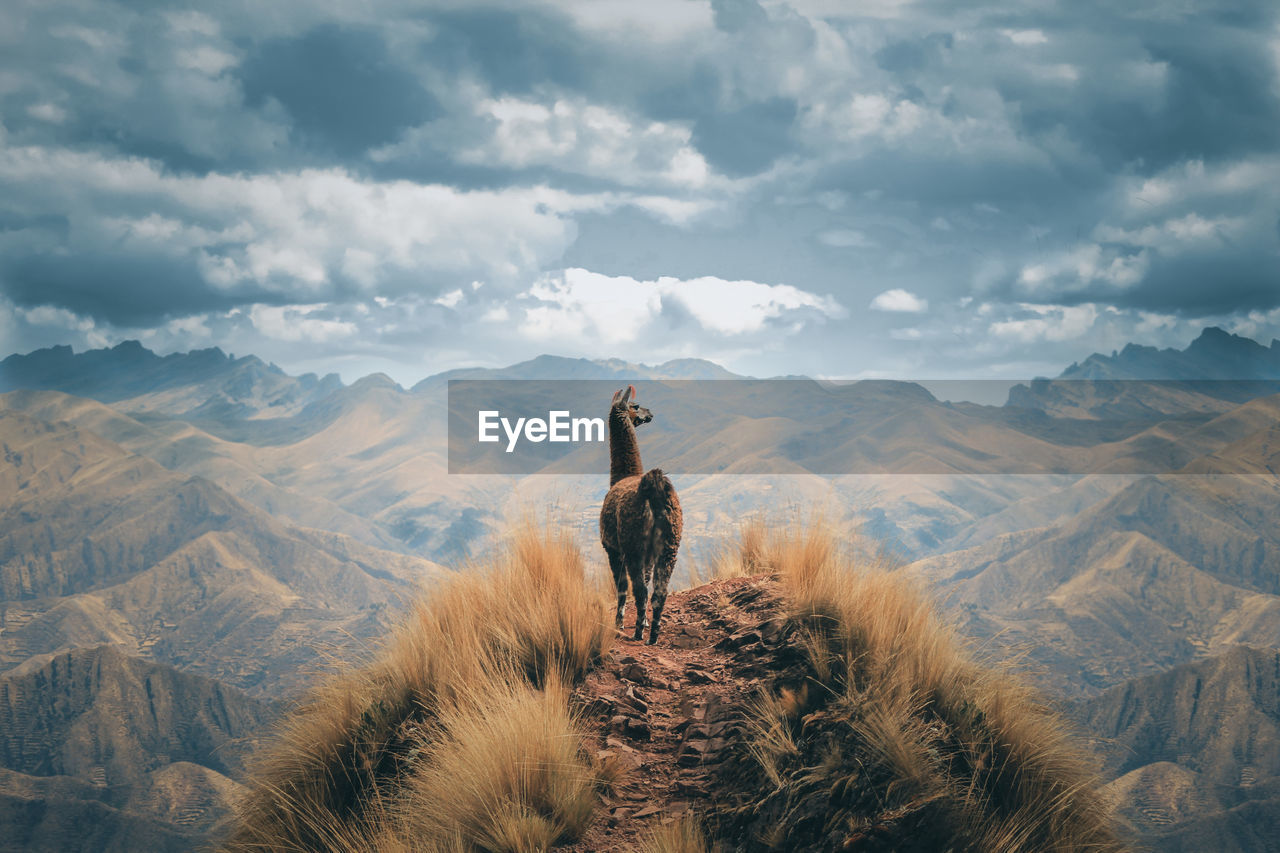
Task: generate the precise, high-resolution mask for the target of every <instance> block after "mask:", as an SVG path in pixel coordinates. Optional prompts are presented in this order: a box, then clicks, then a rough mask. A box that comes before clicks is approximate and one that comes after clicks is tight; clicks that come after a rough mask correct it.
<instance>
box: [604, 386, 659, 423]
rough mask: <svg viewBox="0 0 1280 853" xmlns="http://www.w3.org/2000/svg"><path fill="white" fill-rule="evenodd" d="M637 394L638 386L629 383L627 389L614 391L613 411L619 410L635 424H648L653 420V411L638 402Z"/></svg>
mask: <svg viewBox="0 0 1280 853" xmlns="http://www.w3.org/2000/svg"><path fill="white" fill-rule="evenodd" d="M635 396H636V386H634V385H628V386H627V387H626V388H625V389H623V390H621V391H616V392H614V395H613V411H615V412H619V413H620V414H621V415H622V416H623V417H625V418H626V419H627V420H629V421H631V423H632V425H633V426H640V425H641V424H647V423H648V422H649V421H651V420H653V412H651V411H649V410H648V409H646V408H645V407H644V406H641V405H639V404H638V403H636V401H635Z"/></svg>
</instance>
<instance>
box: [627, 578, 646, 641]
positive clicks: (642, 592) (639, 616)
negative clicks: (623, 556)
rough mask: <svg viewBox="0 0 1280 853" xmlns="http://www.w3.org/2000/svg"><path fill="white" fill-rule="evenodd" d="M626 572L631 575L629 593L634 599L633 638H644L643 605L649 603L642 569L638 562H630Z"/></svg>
mask: <svg viewBox="0 0 1280 853" xmlns="http://www.w3.org/2000/svg"><path fill="white" fill-rule="evenodd" d="M627 573H628V574H629V575H631V595H632V596H634V597H635V600H636V633H635V639H637V640H643V639H644V611H645V606H646V605H648V603H649V590H648V589H646V588H645V583H644V569H643V568H641V566H640V565H639V564H632V565H630V566H628V567H627Z"/></svg>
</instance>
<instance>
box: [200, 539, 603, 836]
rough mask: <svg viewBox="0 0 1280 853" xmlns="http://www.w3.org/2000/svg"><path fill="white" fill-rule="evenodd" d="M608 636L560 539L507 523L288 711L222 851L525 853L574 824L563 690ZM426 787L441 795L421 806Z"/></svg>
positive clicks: (579, 779) (572, 729)
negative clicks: (486, 551)
mask: <svg viewBox="0 0 1280 853" xmlns="http://www.w3.org/2000/svg"><path fill="white" fill-rule="evenodd" d="M613 636H614V631H613V625H612V619H611V614H610V612H609V610H608V604H607V601H606V597H605V591H604V589H603V586H602V585H601V584H599V583H595V582H590V581H588V579H587V577H586V571H585V566H584V562H583V558H582V555H581V553H580V551H579V550H578V548H577V547H576V546H575V545H574V544H573V541H572V539H571V537H570V536H569V535H567V534H565V533H563V532H551V531H550V530H548V529H537V528H535V527H534V526H533V525H531V524H524V525H522V526H520V527H519V528H518V529H517V531H516V532H515V534H514V535H513V536H512V537H511V538H510V540H509V541H508V542H507V543H506V545H505V547H504V548H503V549H501V551H500V552H499V553H498V554H496V555H495V556H494V557H493V558H492V559H491V560H490V561H489V562H488V563H487V564H486V565H480V566H474V567H472V570H471V571H468V572H467V573H460V574H458V575H456V576H454V577H452V578H450V579H449V580H447V581H445V582H443V583H441V584H440V585H439V586H438V587H437V588H435V589H433V590H431V591H430V592H429V593H428V594H426V595H424V596H423V597H422V599H421V600H420V602H419V603H418V604H417V606H416V607H414V608H413V610H412V611H411V613H410V614H409V615H408V617H407V618H406V619H405V621H404V622H403V624H402V625H401V626H400V628H399V629H398V630H397V631H395V632H394V633H393V634H392V636H391V637H390V639H389V640H388V641H387V642H386V643H385V644H384V645H383V647H382V648H381V649H380V650H379V651H377V652H376V653H375V654H374V655H373V657H372V659H371V660H370V661H368V662H367V663H365V664H364V665H361V666H357V667H354V668H352V669H350V670H348V671H346V672H343V673H341V674H337V675H335V676H333V677H331V678H329V679H328V680H326V681H324V682H323V683H321V684H320V685H319V686H317V687H316V688H314V689H313V690H312V691H311V692H310V694H309V695H308V696H307V698H306V699H305V700H304V701H303V702H302V704H301V705H300V706H299V707H298V708H297V709H296V710H295V711H293V712H292V713H290V714H288V715H287V716H286V717H285V719H284V721H283V722H282V724H281V725H280V727H279V729H278V731H277V734H276V737H275V740H274V743H273V745H272V746H270V747H269V748H267V749H266V750H265V751H264V753H263V754H262V755H261V756H260V758H259V759H258V761H257V762H256V767H255V768H254V769H253V772H252V778H251V784H250V788H251V792H250V794H249V795H248V796H247V797H246V799H245V801H244V804H243V806H242V808H241V810H240V813H239V815H238V821H237V824H236V826H235V827H234V828H233V830H232V832H231V833H230V836H229V838H228V841H227V842H226V845H225V849H227V850H229V851H249V850H353V851H354V850H374V849H377V850H383V849H386V850H401V849H403V850H437V849H438V850H458V851H466V850H478V849H493V850H503V849H510V850H537V849H542V848H543V847H544V846H545V844H546V843H550V842H548V841H545V839H547V838H567V837H572V836H573V835H575V834H576V833H580V832H581V831H582V830H583V829H584V828H585V826H586V822H587V820H588V819H589V816H590V810H589V808H587V807H586V806H585V805H584V804H585V803H586V802H587V799H588V798H587V797H586V795H585V794H584V791H588V792H589V790H590V784H591V783H590V781H589V776H590V774H589V770H588V765H587V764H585V763H584V760H583V758H582V756H581V734H580V732H579V731H578V730H577V727H576V725H575V724H574V722H573V720H572V719H571V718H570V716H569V713H568V707H567V702H568V700H567V694H566V690H565V688H564V687H562V685H570V684H573V683H575V682H577V681H578V680H580V679H581V678H582V677H583V675H584V674H585V673H586V671H587V669H588V668H589V667H590V666H591V665H592V664H593V662H595V661H597V660H599V659H600V657H601V656H602V655H603V654H604V653H605V652H606V651H607V649H608V647H609V644H610V643H611V642H612V638H613ZM520 732H524V733H526V734H527V736H526V737H518V736H517V733H520ZM441 768H447V775H441V773H442V772H445V771H442V770H441ZM410 778H412V781H413V784H412V785H406V784H405V782H406V781H407V780H409V779H410ZM442 786H445V787H442ZM584 786H585V787H584ZM428 790H430V791H441V790H448V791H450V792H451V793H450V796H449V797H448V798H446V799H444V800H441V802H440V803H439V804H438V806H437V807H435V808H425V807H424V804H423V801H422V799H421V798H420V797H418V796H417V795H416V794H415V793H414V792H415V791H428ZM406 797H410V798H412V800H413V802H415V803H416V805H415V807H414V808H412V809H405V808H403V807H402V801H403V800H405V799H406ZM464 812H465V814H464ZM468 815H469V816H468ZM428 827H430V828H431V831H429V832H428V831H427V828H428ZM504 838H505V839H508V841H510V846H506V847H504V846H502V839H504ZM538 839H544V842H539V841H538ZM540 844H541V845H542V846H540Z"/></svg>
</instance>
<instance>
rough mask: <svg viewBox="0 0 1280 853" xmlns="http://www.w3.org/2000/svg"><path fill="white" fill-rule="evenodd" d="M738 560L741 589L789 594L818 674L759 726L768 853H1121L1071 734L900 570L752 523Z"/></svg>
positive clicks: (771, 701) (818, 527)
mask: <svg viewBox="0 0 1280 853" xmlns="http://www.w3.org/2000/svg"><path fill="white" fill-rule="evenodd" d="M738 551H739V553H740V554H741V562H742V564H743V565H742V566H741V568H740V570H739V572H740V573H742V574H748V573H759V572H771V573H773V574H775V575H776V576H777V578H778V579H779V581H780V582H781V584H782V586H783V589H784V591H785V595H786V600H787V604H786V607H787V615H788V617H789V624H790V625H791V626H792V629H793V631H794V634H793V636H794V637H795V638H796V641H797V643H798V644H799V646H800V647H801V649H802V650H803V657H804V659H805V670H806V675H805V677H804V678H805V681H804V683H803V684H795V683H793V684H791V685H789V686H786V687H784V688H782V689H780V690H778V691H777V692H776V693H775V694H774V695H770V696H767V697H765V698H763V699H762V700H761V701H760V703H759V705H758V707H757V708H755V709H754V712H753V714H752V715H751V717H752V721H753V736H752V738H751V741H750V743H749V744H748V750H749V753H750V755H751V757H752V759H753V762H754V764H755V766H756V768H757V771H758V773H759V779H760V790H761V796H760V798H759V799H758V800H757V801H756V802H754V803H752V804H751V806H752V810H753V811H754V812H756V816H754V817H752V818H750V821H753V823H751V824H750V834H751V835H752V836H753V837H754V838H755V839H757V840H759V839H764V841H763V842H762V843H764V844H765V846H766V847H768V843H767V841H768V839H769V838H773V839H776V840H778V841H779V843H782V844H783V846H784V847H785V846H786V845H788V844H790V845H800V846H805V845H806V844H808V843H811V842H812V843H813V844H814V846H813V848H812V849H819V850H821V849H840V846H841V844H846V843H847V844H857V845H860V847H859V849H863V848H865V849H873V850H874V849H935V847H936V845H939V844H943V846H947V845H953V846H954V849H958V850H962V849H969V850H1000V851H1009V853H1013V851H1041V850H1061V851H1067V850H1072V851H1076V850H1079V851H1083V850H1097V851H1110V850H1120V849H1123V845H1122V844H1121V843H1120V841H1119V840H1118V839H1117V837H1116V835H1115V833H1114V831H1113V828H1112V822H1111V818H1110V814H1109V810H1108V808H1107V806H1106V803H1105V802H1104V800H1103V798H1102V797H1101V796H1100V795H1099V794H1098V782H1097V779H1096V777H1095V776H1094V774H1093V773H1092V772H1091V769H1090V765H1089V763H1088V760H1087V759H1086V757H1085V753H1084V752H1083V751H1082V750H1081V749H1080V748H1079V747H1078V746H1077V745H1076V743H1075V742H1074V741H1073V740H1072V739H1071V737H1070V736H1069V733H1068V731H1067V729H1066V727H1065V725H1064V723H1063V722H1062V721H1061V719H1060V718H1059V717H1058V716H1056V715H1055V714H1053V713H1051V712H1050V711H1049V710H1048V708H1047V707H1046V706H1045V705H1044V703H1043V702H1042V701H1041V700H1040V698H1039V696H1038V695H1037V694H1036V692H1035V691H1034V690H1032V689H1031V688H1030V687H1029V686H1027V685H1026V684H1025V683H1024V682H1023V681H1022V680H1021V679H1020V678H1019V677H1017V676H1016V675H1015V674H1014V673H1013V672H1012V671H1011V670H1010V669H1009V668H1008V667H1005V666H998V665H991V664H989V663H980V662H979V661H978V659H977V657H976V655H975V654H974V652H973V649H972V648H971V646H970V645H969V644H968V643H966V642H965V641H964V640H963V639H962V638H961V637H960V636H959V635H958V633H957V632H956V630H955V629H954V628H953V627H952V625H951V624H949V623H948V622H947V621H945V620H944V619H943V618H942V617H941V616H940V615H939V613H938V611H937V610H936V608H935V607H934V605H933V603H932V602H931V601H930V600H929V599H928V598H927V597H926V596H925V595H924V594H922V592H921V591H920V590H918V589H917V588H916V587H914V586H913V584H912V583H911V581H910V580H909V579H907V578H906V577H905V576H903V575H902V574H900V573H895V572H892V571H890V568H891V566H890V565H889V562H888V561H887V560H886V559H884V558H875V557H870V558H869V557H867V556H865V555H859V553H858V552H856V551H854V550H853V549H852V548H851V547H850V546H849V545H848V544H847V543H843V542H841V541H840V539H839V538H838V537H837V536H836V535H835V533H834V531H833V530H832V529H831V528H830V527H829V526H827V525H825V524H823V523H822V522H821V521H816V522H814V521H811V522H810V523H808V524H806V525H805V526H803V527H801V528H798V529H797V528H795V527H784V528H780V529H778V530H777V531H776V532H775V531H769V530H768V529H767V528H763V532H762V525H759V524H758V523H757V522H755V521H753V522H751V523H750V525H749V526H748V527H747V528H746V530H745V531H744V535H743V537H742V541H741V543H740V545H739V549H738ZM726 571H729V572H732V571H733V567H732V566H729V567H727V568H726ZM743 813H744V812H743V810H739V817H738V818H734V819H733V820H739V821H740V820H741V818H742V814H743ZM730 823H732V820H731V821H730ZM739 829H741V826H740V827H739ZM944 842H945V844H944ZM936 849H941V848H936Z"/></svg>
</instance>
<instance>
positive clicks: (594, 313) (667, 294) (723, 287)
mask: <svg viewBox="0 0 1280 853" xmlns="http://www.w3.org/2000/svg"><path fill="white" fill-rule="evenodd" d="M526 297H527V298H529V299H530V300H532V301H534V302H535V303H537V304H534V305H531V306H529V307H527V308H526V309H525V319H524V322H523V323H522V324H521V331H522V332H523V333H524V334H526V335H528V336H529V337H531V338H535V339H538V340H565V339H574V340H577V339H592V340H599V341H610V340H612V341H615V342H616V343H617V344H619V345H621V344H628V343H631V342H633V341H636V340H638V339H639V338H641V337H642V336H643V335H644V334H645V333H646V332H647V331H648V328H649V327H650V326H651V325H652V324H654V323H656V322H658V321H659V320H660V319H661V318H662V316H663V315H664V313H665V312H669V311H672V310H673V309H674V310H675V311H677V312H679V313H683V314H686V315H688V316H689V317H691V318H692V319H693V320H694V321H695V322H696V323H697V324H698V326H699V327H700V328H701V329H702V330H704V331H705V332H711V333H713V334H714V335H717V336H726V337H728V336H737V335H748V334H753V333H759V332H762V331H766V330H767V329H772V328H775V327H776V324H779V323H780V324H781V325H780V327H779V328H781V329H782V330H784V331H787V332H795V331H798V330H799V329H800V328H801V327H802V326H803V325H804V323H805V322H806V321H808V320H811V319H824V318H830V317H841V316H843V315H844V309H843V308H842V307H841V306H840V304H839V303H838V302H836V301H835V300H834V299H833V298H831V297H830V296H820V295H818V294H815V293H810V292H808V291H805V290H801V289H799V288H796V287H792V286H791V285H786V284H762V283H760V282H755V281H726V280H724V279H721V278H716V277H714V276H704V277H701V278H693V279H688V280H681V279H678V278H672V277H669V276H663V277H660V278H658V279H656V280H653V281H638V280H636V279H634V278H630V277H627V276H608V275H603V274H601V273H596V272H591V271H590V270H584V269H577V268H571V269H566V270H564V271H562V272H560V273H555V274H551V275H546V276H543V277H542V278H540V279H539V280H538V281H537V282H536V283H535V284H534V285H533V287H531V288H530V289H529V291H528V293H527V294H526Z"/></svg>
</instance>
